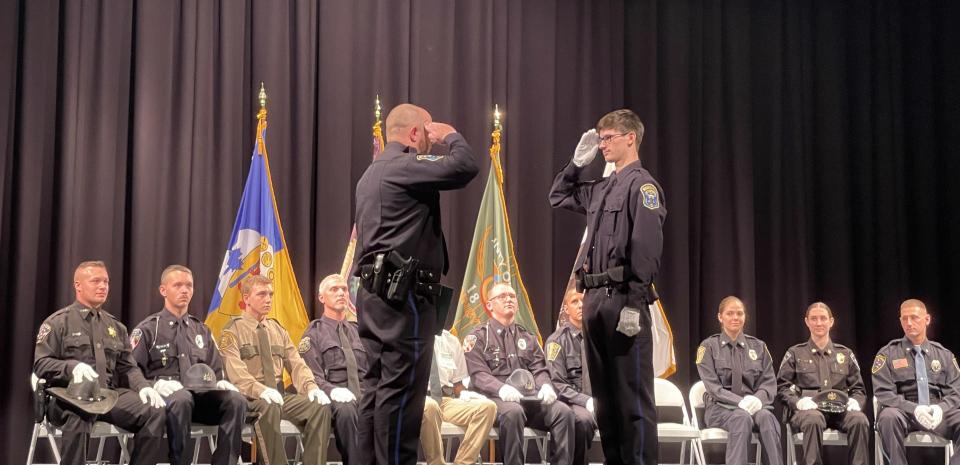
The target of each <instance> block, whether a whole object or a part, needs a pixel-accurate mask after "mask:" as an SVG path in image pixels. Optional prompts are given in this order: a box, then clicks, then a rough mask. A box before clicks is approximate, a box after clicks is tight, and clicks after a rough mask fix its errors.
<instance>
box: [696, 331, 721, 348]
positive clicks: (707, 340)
mask: <svg viewBox="0 0 960 465" xmlns="http://www.w3.org/2000/svg"><path fill="white" fill-rule="evenodd" d="M713 339H720V333H716V334H711V335H709V336H707V338H706V339H704V340H703V342H701V343H700V345H704V344H706V343H707V342H709V341H711V340H713Z"/></svg>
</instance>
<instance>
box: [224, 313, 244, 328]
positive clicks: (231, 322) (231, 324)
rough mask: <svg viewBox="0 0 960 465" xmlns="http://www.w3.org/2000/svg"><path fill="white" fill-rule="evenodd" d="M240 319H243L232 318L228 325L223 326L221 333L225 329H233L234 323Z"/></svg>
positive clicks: (238, 317) (238, 316)
mask: <svg viewBox="0 0 960 465" xmlns="http://www.w3.org/2000/svg"><path fill="white" fill-rule="evenodd" d="M240 318H241V317H240V315H237V316H234V317H232V318H230V321H228V322H227V324H225V325H223V328H222V329H221V331H223V330H225V329H230V327H232V326H233V324H234V323H236V322H237V321H238V320H240Z"/></svg>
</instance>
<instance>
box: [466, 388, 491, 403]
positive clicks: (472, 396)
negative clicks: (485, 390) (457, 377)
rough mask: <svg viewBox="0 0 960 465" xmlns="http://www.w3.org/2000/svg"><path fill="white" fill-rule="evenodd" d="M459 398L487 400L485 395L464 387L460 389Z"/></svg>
mask: <svg viewBox="0 0 960 465" xmlns="http://www.w3.org/2000/svg"><path fill="white" fill-rule="evenodd" d="M460 400H463V401H467V402H469V401H471V400H487V396H485V395H483V394H480V393H479V392H473V391H468V390H466V389H464V390H462V391H460Z"/></svg>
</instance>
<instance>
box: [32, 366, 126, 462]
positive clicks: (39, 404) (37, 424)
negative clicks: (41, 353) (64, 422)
mask: <svg viewBox="0 0 960 465" xmlns="http://www.w3.org/2000/svg"><path fill="white" fill-rule="evenodd" d="M45 384H46V382H45V381H44V380H41V379H39V378H37V375H36V374H34V373H31V374H30V386H31V388H32V390H33V394H34V402H35V403H34V408H35V411H34V415H35V418H34V424H33V432H32V434H31V435H30V448H29V449H28V450H27V465H39V464H34V463H33V456H34V455H35V453H36V451H37V441H38V440H39V439H41V438H46V439H47V442H48V443H49V444H50V450H51V452H53V458H54V460H56V463H60V448H59V446H57V439H60V438H62V437H63V432H62V431H60V430H59V429H58V428H56V427H55V426H53V425H51V424H50V422H49V421H47V417H46V403H47V402H48V399H47V398H46V397H47V394H46V393H45V392H43V389H44V388H45V387H44V386H45ZM131 437H133V434H132V433H130V432H129V431H125V430H123V429H121V428H117V427H116V426H114V425H111V424H110V423H106V422H102V421H98V422H95V423H94V424H93V429H92V430H91V431H90V438H91V439H97V440H98V445H97V456H96V458H95V459H94V463H102V462H103V448H104V445H105V444H106V441H107V439H108V438H116V440H117V442H119V443H120V464H121V465H123V464H125V463H127V461H128V460H130V454H129V452H128V451H127V439H129V438H131Z"/></svg>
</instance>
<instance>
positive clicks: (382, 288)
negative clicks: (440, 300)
mask: <svg viewBox="0 0 960 465" xmlns="http://www.w3.org/2000/svg"><path fill="white" fill-rule="evenodd" d="M360 279H361V282H362V283H363V286H364V288H366V289H367V290H368V291H370V292H372V293H374V294H377V295H378V296H380V298H382V299H384V300H386V301H389V302H402V301H403V300H404V299H406V297H407V295H408V294H409V293H410V291H413V292H415V293H417V294H421V295H432V296H439V295H440V294H441V292H442V288H443V286H441V285H440V284H439V281H440V275H439V273H437V272H435V271H432V270H429V269H426V268H424V267H423V265H422V263H421V262H420V260H418V259H416V258H414V257H407V258H404V256H403V255H401V254H400V253H398V252H397V251H396V250H391V251H390V252H389V253H379V254H377V255H375V256H374V259H373V264H372V265H362V266H361V267H360Z"/></svg>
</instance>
